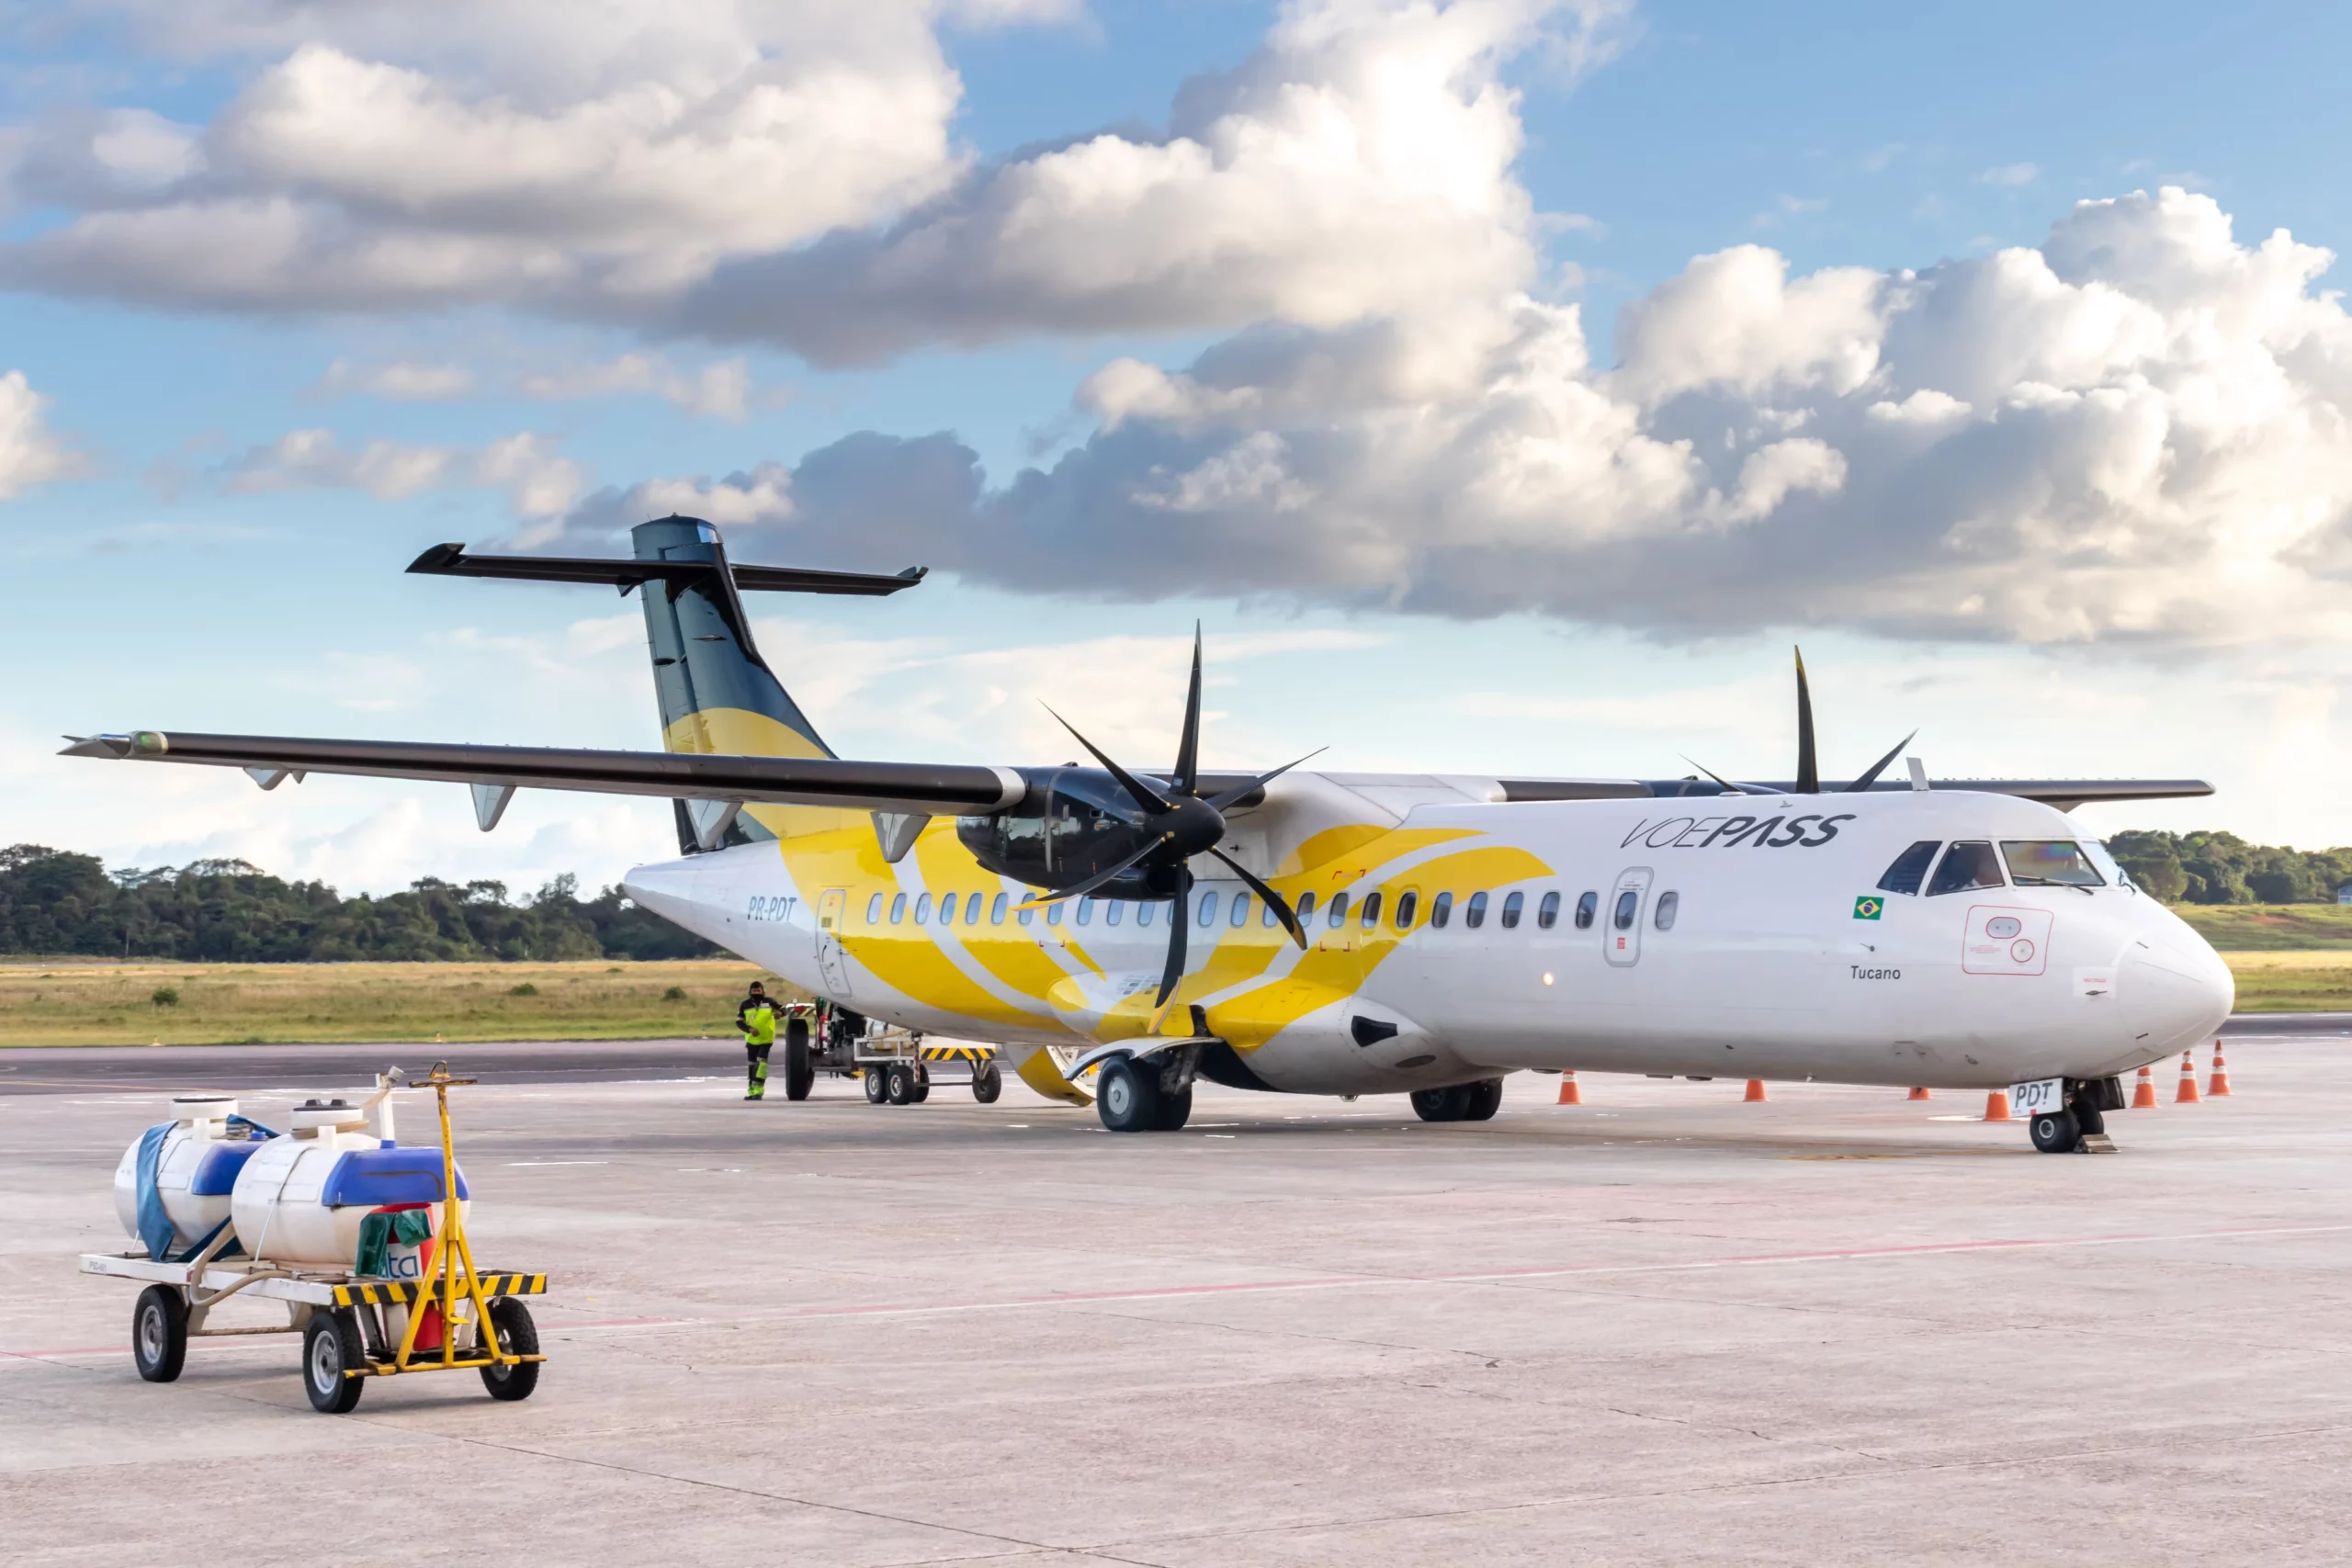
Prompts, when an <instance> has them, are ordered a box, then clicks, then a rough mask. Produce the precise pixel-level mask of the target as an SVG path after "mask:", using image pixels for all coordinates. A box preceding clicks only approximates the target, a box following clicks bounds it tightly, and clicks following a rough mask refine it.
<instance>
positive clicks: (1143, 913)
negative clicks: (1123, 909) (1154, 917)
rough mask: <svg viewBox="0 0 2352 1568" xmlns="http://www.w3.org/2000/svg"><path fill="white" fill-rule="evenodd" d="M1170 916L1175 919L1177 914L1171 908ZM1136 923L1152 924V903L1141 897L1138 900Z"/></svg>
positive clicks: (1142, 924)
mask: <svg viewBox="0 0 2352 1568" xmlns="http://www.w3.org/2000/svg"><path fill="white" fill-rule="evenodd" d="M1168 918H1169V919H1170V920H1171V921H1172V920H1173V919H1176V916H1175V913H1174V911H1172V910H1171V911H1170V913H1169V916H1168ZM1136 924H1137V925H1139V926H1148V925H1149V924H1151V905H1150V904H1149V903H1148V902H1147V901H1146V900H1144V899H1141V898H1138V899H1136Z"/></svg>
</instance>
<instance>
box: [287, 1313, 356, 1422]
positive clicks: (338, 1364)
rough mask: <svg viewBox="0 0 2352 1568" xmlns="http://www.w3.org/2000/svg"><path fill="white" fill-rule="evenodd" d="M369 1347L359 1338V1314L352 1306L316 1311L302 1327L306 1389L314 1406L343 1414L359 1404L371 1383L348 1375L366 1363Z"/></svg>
mask: <svg viewBox="0 0 2352 1568" xmlns="http://www.w3.org/2000/svg"><path fill="white" fill-rule="evenodd" d="M367 1356H368V1350H367V1347H366V1346H365V1345H364V1344H362V1343H361V1341H360V1338H359V1315H358V1314H356V1313H355V1312H353V1311H352V1310H351V1309H350V1308H349V1307H345V1308H344V1309H343V1310H342V1311H340V1312H314V1313H312V1314H311V1325H310V1326H309V1327H308V1328H305V1329H304V1330H302V1392H303V1393H307V1394H309V1395H310V1396H311V1409H313V1410H316V1411H319V1412H320V1413H322V1415H327V1416H341V1415H343V1414H345V1412H347V1411H349V1410H350V1409H351V1408H352V1406H354V1405H356V1404H358V1403H359V1394H360V1392H361V1391H362V1390H363V1389H365V1388H366V1387H367V1386H368V1380H367V1379H365V1378H347V1377H345V1376H344V1375H343V1374H344V1371H345V1369H346V1368H350V1367H356V1366H361V1365H364V1364H365V1363H366V1361H367Z"/></svg>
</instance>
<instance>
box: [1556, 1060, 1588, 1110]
mask: <svg viewBox="0 0 2352 1568" xmlns="http://www.w3.org/2000/svg"><path fill="white" fill-rule="evenodd" d="M1560 1103H1561V1104H1562V1105H1582V1104H1583V1103H1584V1094H1583V1091H1582V1090H1580V1089H1577V1075H1576V1072H1575V1070H1574V1069H1570V1070H1569V1071H1567V1072H1565V1073H1562V1074H1561V1075H1560Z"/></svg>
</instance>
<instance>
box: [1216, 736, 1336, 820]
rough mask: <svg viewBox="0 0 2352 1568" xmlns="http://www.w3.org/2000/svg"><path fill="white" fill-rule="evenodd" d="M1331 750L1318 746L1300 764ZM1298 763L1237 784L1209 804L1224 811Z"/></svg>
mask: <svg viewBox="0 0 2352 1568" xmlns="http://www.w3.org/2000/svg"><path fill="white" fill-rule="evenodd" d="M1328 750H1330V748H1329V746H1317V748H1315V750H1312V751H1309V752H1308V753H1307V754H1306V756H1304V757H1301V758H1300V759H1299V760H1298V762H1305V761H1312V760H1313V759H1315V758H1317V757H1320V756H1321V755H1322V754H1323V753H1324V752H1326V751H1328ZM1298 762H1284V763H1283V765H1282V766H1281V767H1279V768H1276V769H1275V770H1274V771H1273V772H1272V773H1260V774H1259V775H1258V776H1257V777H1256V778H1254V779H1251V780H1250V782H1249V783H1248V784H1237V785H1235V786H1234V787H1233V788H1231V789H1229V790H1227V791H1226V792H1225V793H1224V794H1223V795H1218V796H1217V797H1216V799H1214V800H1212V801H1210V802H1209V804H1210V805H1211V806H1213V807H1216V809H1217V810H1219V811H1222V810H1224V809H1225V808H1226V807H1228V806H1230V805H1232V804H1233V803H1234V802H1235V801H1237V800H1239V799H1240V798H1241V797H1242V796H1243V795H1248V794H1249V793H1250V791H1251V790H1253V789H1257V788H1260V787H1261V786H1262V785H1265V784H1272V783H1273V782H1274V781H1275V780H1276V779H1278V778H1280V777H1282V776H1283V774H1284V773H1288V772H1290V771H1291V770H1292V769H1293V768H1295V767H1296V766H1298Z"/></svg>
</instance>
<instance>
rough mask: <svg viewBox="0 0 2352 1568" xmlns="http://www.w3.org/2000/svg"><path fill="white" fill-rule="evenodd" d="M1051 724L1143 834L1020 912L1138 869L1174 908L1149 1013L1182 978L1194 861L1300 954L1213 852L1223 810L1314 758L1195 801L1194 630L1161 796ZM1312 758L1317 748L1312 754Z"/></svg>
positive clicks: (1238, 868) (1280, 902)
mask: <svg viewBox="0 0 2352 1568" xmlns="http://www.w3.org/2000/svg"><path fill="white" fill-rule="evenodd" d="M1046 712H1047V713H1053V714H1054V720H1055V722H1056V723H1057V724H1059V725H1060V726H1061V727H1062V728H1064V729H1067V730H1069V732H1070V735H1071V736H1072V737H1073V738H1074V739H1076V740H1077V741H1078V743H1079V744H1080V746H1083V747H1085V748H1086V750H1087V751H1088V753H1089V754H1090V755H1091V756H1092V757H1093V759H1094V760H1095V761H1098V762H1100V763H1102V764H1103V771H1104V772H1106V773H1109V774H1110V775H1111V777H1112V778H1113V779H1114V780H1116V781H1117V782H1118V785H1119V787H1120V788H1121V789H1123V790H1125V791H1126V793H1127V796H1128V798H1129V799H1131V800H1133V801H1134V802H1135V804H1136V809H1137V810H1138V811H1139V812H1140V813H1141V815H1140V817H1139V818H1136V826H1138V827H1140V828H1142V829H1145V830H1146V832H1147V834H1148V837H1146V839H1145V840H1144V842H1143V843H1142V845H1141V846H1140V847H1139V848H1137V849H1136V851H1135V852H1134V853H1132V854H1130V855H1128V856H1127V857H1126V858H1125V859H1124V860H1122V861H1120V862H1119V863H1117V864H1116V865H1114V866H1112V867H1111V868H1110V869H1109V870H1107V871H1098V872H1096V873H1095V874H1093V875H1091V876H1090V877H1088V878H1087V879H1086V880H1085V881H1083V882H1081V883H1080V884H1078V885H1077V886H1074V887H1060V888H1056V889H1054V890H1053V891H1051V892H1048V893H1041V894H1039V895H1038V896H1036V897H1033V898H1031V899H1030V900H1029V901H1028V902H1027V903H1026V904H1025V905H1023V908H1037V907H1038V906H1040V905H1043V904H1052V903H1057V902H1059V901H1060V900H1062V899H1064V898H1082V897H1085V896H1086V895H1087V894H1089V893H1091V892H1093V891H1094V890H1095V889H1096V888H1098V887H1101V886H1105V885H1106V884H1108V883H1112V882H1115V881H1116V880H1118V879H1119V878H1120V877H1122V876H1125V874H1127V873H1129V872H1131V871H1134V870H1136V869H1138V868H1141V869H1142V871H1143V872H1144V874H1145V881H1146V884H1147V885H1148V886H1149V887H1150V888H1151V890H1152V891H1153V892H1155V893H1160V894H1164V895H1165V896H1167V897H1172V898H1173V899H1174V900H1175V911H1174V915H1173V918H1172V919H1170V921H1169V923H1168V964H1167V967H1166V968H1165V969H1164V970H1163V971H1162V972H1161V974H1160V977H1159V996H1158V997H1157V998H1154V1000H1153V1003H1152V1005H1153V1006H1155V1007H1159V1006H1164V1005H1165V1004H1166V1003H1167V1001H1168V998H1169V996H1170V994H1171V993H1172V992H1174V990H1175V989H1176V982H1177V981H1178V980H1180V979H1182V978H1183V975H1184V958H1185V953H1186V946H1185V943H1186V938H1187V933H1188V932H1189V931H1190V929H1191V926H1192V921H1191V919H1189V918H1188V917H1189V916H1190V914H1191V911H1192V894H1193V873H1192V869H1191V867H1190V865H1189V864H1188V863H1189V862H1190V861H1191V860H1192V858H1193V856H1194V855H1201V854H1206V855H1214V856H1215V857H1216V859H1217V860H1219V861H1221V862H1223V863H1224V864H1225V867H1226V869H1227V870H1228V871H1230V872H1232V873H1233V874H1234V875H1236V876H1238V877H1239V878H1240V879H1241V880H1242V881H1243V882H1244V883H1246V884H1247V885H1248V886H1249V887H1250V891H1251V892H1253V893H1255V894H1257V895H1258V897H1261V898H1263V899H1264V900H1265V901H1266V908H1269V909H1272V911H1273V912H1274V918H1275V919H1279V920H1280V921H1282V924H1283V930H1284V931H1288V932H1289V933H1290V938H1291V940H1292V941H1293V942H1296V943H1298V945H1299V947H1300V948H1301V949H1302V950H1303V949H1304V948H1305V947H1306V931H1305V930H1304V929H1303V928H1302V927H1301V926H1300V925H1299V923H1298V915H1297V913H1296V911H1295V910H1293V909H1292V908H1291V907H1290V901H1289V900H1288V899H1286V898H1284V897H1283V896H1282V895H1281V894H1279V893H1277V892H1275V891H1274V890H1273V889H1272V888H1271V887H1269V886H1266V885H1265V883H1263V882H1262V881H1261V880H1260V879H1259V878H1258V877H1257V876H1255V875H1253V874H1251V873H1250V871H1249V869H1248V868H1246V867H1245V866H1243V865H1242V864H1241V863H1240V862H1238V861H1237V860H1235V859H1234V858H1233V857H1232V856H1231V855H1228V854H1227V853H1226V852H1224V851H1223V850H1221V849H1218V848H1217V845H1218V844H1220V843H1222V842H1223V841H1224V840H1225V816H1224V812H1225V808H1226V807H1228V806H1231V805H1232V804H1233V803H1234V802H1235V801H1237V800H1239V799H1240V798H1242V797H1243V796H1244V795H1248V794H1250V791H1252V790H1255V789H1258V788H1261V786H1263V785H1265V784H1269V783H1272V781H1273V780H1275V779H1278V778H1280V777H1281V776H1282V775H1283V774H1284V773H1288V772H1290V771H1291V770H1292V769H1293V768H1295V767H1296V766H1298V763H1299V762H1304V761H1306V760H1307V757H1312V756H1314V755H1315V754H1316V753H1315V752H1313V751H1309V752H1308V753H1307V754H1306V757H1301V758H1299V759H1298V761H1295V762H1285V763H1283V765H1282V766H1281V767H1279V768H1276V769H1274V770H1273V771H1272V772H1271V773H1260V774H1259V775H1258V776H1257V777H1256V778H1253V779H1250V781H1248V782H1247V783H1245V784H1236V785H1235V786H1234V787H1233V788H1231V789H1228V790H1226V791H1224V792H1223V793H1221V794H1219V795H1214V796H1212V797H1210V798H1209V799H1206V800H1204V799H1202V798H1201V794H1200V784H1201V629H1200V627H1199V626H1197V625H1196V626H1193V679H1192V683H1191V685H1190V686H1189V687H1188V688H1187V689H1186V691H1185V694H1184V728H1183V730H1182V736H1181V738H1180V739H1178V740H1177V742H1176V766H1175V769H1174V771H1173V773H1171V775H1170V778H1169V781H1168V788H1167V789H1166V790H1164V791H1163V790H1161V789H1159V788H1155V787H1154V786H1153V784H1151V783H1150V782H1149V781H1148V780H1145V779H1140V778H1137V777H1136V775H1135V774H1133V773H1129V772H1128V771H1127V770H1126V769H1125V768H1123V767H1121V766H1119V764H1118V763H1117V762H1115V761H1113V760H1112V759H1111V757H1110V754H1109V753H1107V752H1105V751H1104V750H1103V749H1102V748H1101V747H1100V746H1097V745H1095V744H1094V742H1093V741H1091V740H1089V739H1087V738H1086V737H1085V736H1083V735H1080V734H1079V732H1078V727H1077V726H1076V725H1073V724H1072V723H1070V721H1069V720H1068V719H1066V718H1064V717H1062V716H1061V715H1060V714H1057V713H1054V710H1053V709H1052V707H1050V706H1048V707H1047V708H1046ZM1318 750H1319V748H1318Z"/></svg>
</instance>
